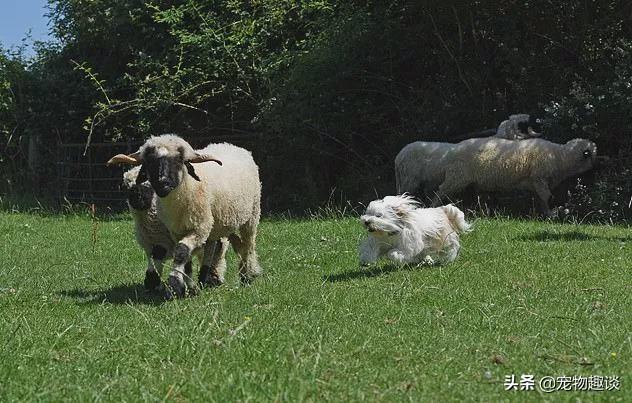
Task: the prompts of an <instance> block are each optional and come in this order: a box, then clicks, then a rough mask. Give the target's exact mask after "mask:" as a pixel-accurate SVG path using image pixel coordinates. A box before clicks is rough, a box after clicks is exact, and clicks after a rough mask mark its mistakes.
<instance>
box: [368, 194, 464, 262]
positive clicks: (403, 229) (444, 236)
mask: <svg viewBox="0 0 632 403" xmlns="http://www.w3.org/2000/svg"><path fill="white" fill-rule="evenodd" d="M360 221H361V222H362V224H363V225H364V226H365V227H366V229H367V230H368V231H369V236H368V237H367V238H366V239H365V240H363V241H362V243H360V248H359V253H360V264H362V265H367V264H370V263H375V262H376V261H377V259H378V258H380V257H382V256H386V258H387V259H389V260H391V261H393V262H395V263H398V264H403V263H422V262H423V263H434V262H440V263H449V262H452V261H453V260H454V259H456V257H457V255H458V253H459V248H460V247H461V245H460V244H459V233H463V232H466V231H468V230H469V229H470V224H468V223H467V222H466V221H465V216H464V214H463V212H462V211H461V210H459V209H458V208H457V207H455V206H453V205H451V204H449V205H447V206H442V207H437V208H420V206H419V203H418V202H417V201H416V200H415V199H413V198H412V197H410V196H408V195H405V194H404V195H401V196H386V197H385V198H384V199H381V200H374V201H372V202H371V203H369V206H368V207H367V209H366V212H365V213H364V215H362V217H360Z"/></svg>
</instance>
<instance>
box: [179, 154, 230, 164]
mask: <svg viewBox="0 0 632 403" xmlns="http://www.w3.org/2000/svg"><path fill="white" fill-rule="evenodd" d="M209 161H213V162H217V163H218V164H219V165H220V166H221V165H222V161H220V160H218V159H217V158H213V157H212V156H210V155H206V154H198V153H195V157H193V158H191V159H190V160H189V161H187V162H190V163H192V164H199V163H200V162H209Z"/></svg>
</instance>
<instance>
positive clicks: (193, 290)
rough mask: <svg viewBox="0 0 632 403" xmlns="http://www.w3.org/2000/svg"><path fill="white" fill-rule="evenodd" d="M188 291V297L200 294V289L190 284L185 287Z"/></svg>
mask: <svg viewBox="0 0 632 403" xmlns="http://www.w3.org/2000/svg"><path fill="white" fill-rule="evenodd" d="M187 289H188V291H189V296H190V297H195V296H196V295H199V294H200V289H199V288H198V287H196V286H191V287H188V288H187Z"/></svg>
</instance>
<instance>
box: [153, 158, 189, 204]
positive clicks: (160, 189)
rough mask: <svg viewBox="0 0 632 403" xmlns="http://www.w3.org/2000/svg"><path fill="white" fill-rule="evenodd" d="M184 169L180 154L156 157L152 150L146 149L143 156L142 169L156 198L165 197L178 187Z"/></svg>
mask: <svg viewBox="0 0 632 403" xmlns="http://www.w3.org/2000/svg"><path fill="white" fill-rule="evenodd" d="M184 167H185V164H184V160H183V157H182V155H181V153H178V154H173V155H171V154H167V155H158V154H157V153H156V152H155V150H154V149H147V150H146V152H145V155H144V156H143V169H144V170H145V172H146V174H147V176H148V178H149V182H150V183H151V186H152V188H153V189H154V191H155V192H156V194H157V195H158V197H167V195H169V193H171V191H173V190H174V189H175V188H177V187H178V186H179V185H180V183H181V182H182V177H183V174H182V172H183V170H184Z"/></svg>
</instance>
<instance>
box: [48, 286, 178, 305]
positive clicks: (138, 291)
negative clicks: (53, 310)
mask: <svg viewBox="0 0 632 403" xmlns="http://www.w3.org/2000/svg"><path fill="white" fill-rule="evenodd" d="M60 294H61V295H63V296H65V297H70V298H73V299H76V300H78V302H79V303H82V304H95V305H101V304H103V303H109V304H115V305H120V304H144V305H160V304H162V303H164V302H165V298H164V296H163V295H162V294H161V293H159V292H157V291H155V292H148V291H147V290H145V287H144V286H143V285H142V284H121V285H117V286H114V287H111V288H108V289H105V290H91V291H87V290H84V289H80V288H79V289H74V290H69V291H61V292H60Z"/></svg>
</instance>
